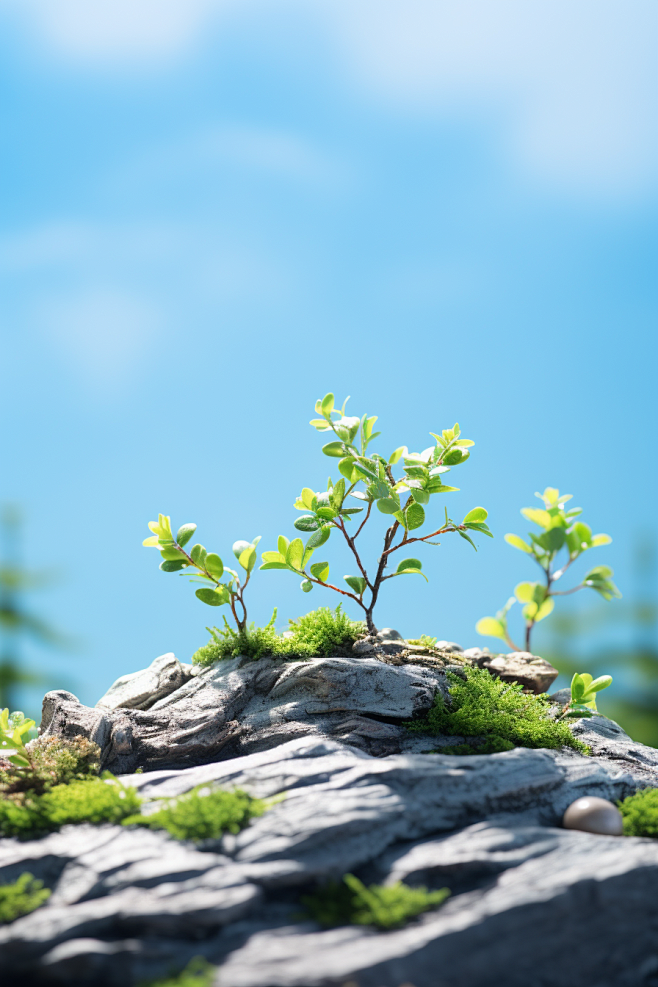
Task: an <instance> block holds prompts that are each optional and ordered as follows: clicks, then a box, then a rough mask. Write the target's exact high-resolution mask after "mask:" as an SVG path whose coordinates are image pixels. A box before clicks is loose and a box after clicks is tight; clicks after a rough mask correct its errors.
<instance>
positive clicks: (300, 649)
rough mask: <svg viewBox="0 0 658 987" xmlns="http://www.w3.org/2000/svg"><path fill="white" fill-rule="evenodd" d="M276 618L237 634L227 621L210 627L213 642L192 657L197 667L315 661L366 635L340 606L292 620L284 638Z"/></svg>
mask: <svg viewBox="0 0 658 987" xmlns="http://www.w3.org/2000/svg"><path fill="white" fill-rule="evenodd" d="M275 617H276V611H275V616H274V617H273V618H272V620H271V621H270V623H269V624H267V626H266V627H255V626H253V625H252V626H251V627H250V628H248V629H247V630H245V631H241V632H238V631H235V630H234V629H233V628H232V627H230V626H229V624H228V623H227V622H226V621H225V626H224V627H222V628H218V627H212V628H211V627H209V628H207V629H208V631H209V632H210V633H211V634H212V637H213V640H212V641H210V642H209V643H208V644H206V645H204V646H203V647H202V648H199V650H198V651H197V652H195V654H193V655H192V661H193V662H194V663H195V664H196V665H206V666H207V665H214V664H215V662H217V661H222V660H223V659H225V658H237V656H238V655H245V656H246V657H247V658H253V659H254V660H255V659H258V658H262V657H263V656H264V655H274V656H276V657H279V658H284V659H294V658H312V657H314V656H316V655H331V654H336V652H339V653H340V652H341V651H348V650H349V649H350V648H351V647H352V645H353V644H354V642H355V641H356V640H357V638H359V637H360V636H361V635H362V634H363V632H364V627H365V625H364V623H363V621H360V620H352V619H351V618H350V617H348V616H347V614H345V613H343V610H342V608H341V606H340V604H339V605H338V606H337V607H336V609H335V610H331V609H330V608H329V607H320V608H319V609H318V610H312V611H311V613H307V614H306V615H305V616H304V617H299V619H298V620H290V621H289V622H288V623H289V625H290V626H289V636H287V637H282V636H280V635H279V634H277V633H276V631H275V629H274V623H273V622H274V620H275Z"/></svg>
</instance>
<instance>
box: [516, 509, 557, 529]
mask: <svg viewBox="0 0 658 987" xmlns="http://www.w3.org/2000/svg"><path fill="white" fill-rule="evenodd" d="M521 514H523V516H524V517H525V518H527V519H528V521H532V523H533V524H538V525H539V527H540V528H545V529H548V528H550V527H551V524H552V523H553V519H552V517H551V515H550V514H549V513H548V511H543V510H542V509H541V508H540V507H522V508H521Z"/></svg>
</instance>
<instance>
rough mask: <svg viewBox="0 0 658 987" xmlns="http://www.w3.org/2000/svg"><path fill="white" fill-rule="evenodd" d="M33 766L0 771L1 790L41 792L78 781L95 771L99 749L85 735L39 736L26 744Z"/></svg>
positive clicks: (98, 758)
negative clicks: (67, 738)
mask: <svg viewBox="0 0 658 987" xmlns="http://www.w3.org/2000/svg"><path fill="white" fill-rule="evenodd" d="M27 750H28V751H29V754H30V757H31V758H32V764H33V767H32V768H18V767H16V766H14V765H11V766H10V767H8V768H7V769H5V770H3V771H0V792H2V794H4V795H11V794H15V793H18V792H32V793H36V794H42V793H43V792H45V791H48V790H49V789H51V788H53V787H54V786H55V785H65V784H68V783H69V782H71V781H81V780H83V779H85V778H89V777H90V776H92V775H95V774H97V773H98V769H99V766H100V757H101V749H100V747H99V746H98V744H95V743H94V742H93V741H91V740H87V738H86V737H74V738H73V739H72V740H65V739H63V738H61V737H39V738H38V739H36V740H32V741H31V742H30V743H29V744H28V745H27Z"/></svg>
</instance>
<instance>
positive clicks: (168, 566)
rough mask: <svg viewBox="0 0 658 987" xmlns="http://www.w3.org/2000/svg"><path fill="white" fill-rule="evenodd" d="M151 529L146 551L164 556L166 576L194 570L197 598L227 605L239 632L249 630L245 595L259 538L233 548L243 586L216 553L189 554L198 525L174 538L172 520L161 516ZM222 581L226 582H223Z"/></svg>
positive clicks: (194, 549) (188, 526) (195, 549)
mask: <svg viewBox="0 0 658 987" xmlns="http://www.w3.org/2000/svg"><path fill="white" fill-rule="evenodd" d="M149 528H150V529H151V531H152V532H153V535H151V537H150V538H146V539H144V542H143V544H144V545H145V546H146V547H147V548H157V549H159V550H160V555H161V556H162V562H161V563H160V568H161V569H162V570H163V572H180V571H181V570H189V569H192V570H194V572H195V578H193V579H191V580H190V582H195V583H201V584H202V585H201V587H200V588H199V589H198V590H196V596H197V598H198V599H199V600H201V602H202V603H206V604H208V606H211V607H221V606H223V605H224V604H226V603H228V605H229V606H230V608H231V612H232V614H233V617H234V618H235V623H236V625H237V628H238V631H239V632H244V631H245V630H246V627H247V607H246V605H245V602H244V591H245V589H246V588H247V585H248V583H249V580H250V578H251V573H252V572H253V569H254V566H255V565H256V560H257V556H256V546H257V545H258V542H259V541H260V535H259V536H258V537H257V538H254V540H253V541H251V542H248V541H236V542H234V544H233V554H234V555H235V557H236V559H237V560H238V563H239V565H240V567H241V568H242V569H243V570H244V575H243V576H242V579H244V582H242V581H241V578H240V576H239V575H238V573H237V572H236V571H235V570H234V569H229V568H228V566H225V565H224V563H223V562H222V560H221V559H220V557H219V555H216V554H215V553H214V552H207V551H206V549H205V548H204V547H203V545H198V544H197V545H193V546H192V548H191V549H190V551H189V553H188V552H187V551H186V549H185V547H184V546H185V545H187V543H188V542H189V541H190V540H191V539H192V536H193V535H194V532H195V531H196V524H184V525H182V527H180V528H179V529H178V531H177V532H176V537H174V536H173V534H172V531H171V518H169V517H168V516H167V515H165V514H159V515H158V520H157V521H150V522H149ZM222 577H223V578H224V579H225V580H226V582H222V581H221V580H222Z"/></svg>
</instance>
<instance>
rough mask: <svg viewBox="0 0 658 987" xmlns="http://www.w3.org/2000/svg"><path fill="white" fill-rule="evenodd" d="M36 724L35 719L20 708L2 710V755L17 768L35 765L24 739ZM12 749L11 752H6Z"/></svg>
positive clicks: (0, 732) (0, 748) (0, 752)
mask: <svg viewBox="0 0 658 987" xmlns="http://www.w3.org/2000/svg"><path fill="white" fill-rule="evenodd" d="M34 725H35V723H34V720H28V719H27V718H26V717H25V716H23V714H22V713H21V712H20V711H19V710H17V711H16V712H15V713H10V712H9V710H8V709H3V710H2V711H0V756H2V757H4V759H5V760H6V761H9V762H10V763H11V764H13V765H14V767H16V768H33V767H34V765H33V763H32V756H31V754H30V752H29V750H28V749H27V747H26V746H25V739H24V738H25V736H26V735H27V734H28V733H29V732H30V730H31V729H32V728H33V727H34ZM10 750H11V751H12V753H11V754H9V753H6V754H5V751H7V752H9V751H10Z"/></svg>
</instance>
